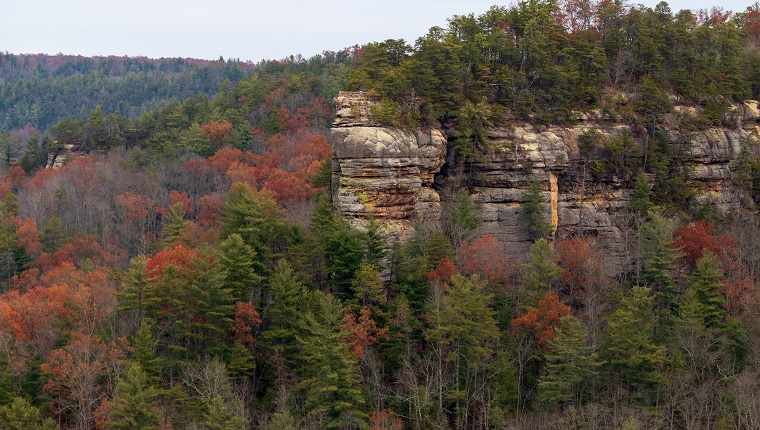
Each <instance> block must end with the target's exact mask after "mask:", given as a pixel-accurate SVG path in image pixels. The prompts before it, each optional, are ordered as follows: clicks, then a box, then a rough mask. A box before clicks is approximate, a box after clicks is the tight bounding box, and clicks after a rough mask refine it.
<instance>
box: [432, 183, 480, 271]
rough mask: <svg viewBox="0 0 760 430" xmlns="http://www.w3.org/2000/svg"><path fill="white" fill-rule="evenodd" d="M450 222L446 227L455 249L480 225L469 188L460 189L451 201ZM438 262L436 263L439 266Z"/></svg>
mask: <svg viewBox="0 0 760 430" xmlns="http://www.w3.org/2000/svg"><path fill="white" fill-rule="evenodd" d="M448 215H449V216H448V222H447V226H446V233H447V236H448V237H449V238H450V239H451V243H452V244H453V245H454V248H455V249H459V247H460V246H461V245H462V244H463V243H464V242H465V241H466V240H467V239H468V238H469V237H470V234H472V232H473V230H475V229H476V228H478V226H479V225H480V219H479V218H478V211H477V208H476V207H475V202H474V201H473V200H472V196H471V195H470V192H469V191H468V190H467V188H460V189H459V190H457V192H456V194H454V197H453V198H452V200H451V206H450V208H449V214H448ZM437 263H438V262H435V264H437Z"/></svg>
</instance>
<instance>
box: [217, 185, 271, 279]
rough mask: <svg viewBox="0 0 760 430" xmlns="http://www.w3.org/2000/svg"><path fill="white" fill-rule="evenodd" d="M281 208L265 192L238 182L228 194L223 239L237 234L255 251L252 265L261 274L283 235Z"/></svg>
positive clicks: (268, 266) (264, 272)
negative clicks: (259, 191) (256, 190)
mask: <svg viewBox="0 0 760 430" xmlns="http://www.w3.org/2000/svg"><path fill="white" fill-rule="evenodd" d="M282 220H283V216H282V211H281V210H280V209H279V208H278V206H277V203H276V202H275V201H274V200H273V199H272V198H271V197H269V196H268V195H266V194H264V193H258V192H255V191H253V190H252V189H251V188H250V187H248V186H247V185H245V184H242V183H238V184H236V185H235V186H233V188H232V189H231V190H230V192H229V193H228V194H227V202H226V204H225V207H224V210H223V211H222V222H221V228H220V231H219V234H220V237H221V239H222V240H225V239H228V238H229V237H230V236H231V235H233V234H238V235H240V237H241V238H242V239H243V242H244V243H245V244H246V245H248V246H250V247H251V248H252V249H253V251H254V252H255V257H256V258H255V260H253V269H254V271H255V272H256V273H257V274H259V275H260V276H264V277H266V276H268V275H269V273H270V272H271V264H272V259H273V258H276V256H275V255H272V251H271V250H272V249H273V247H274V244H275V243H279V242H280V241H281V240H282V238H283V235H284V230H285V224H284V223H283V221H282Z"/></svg>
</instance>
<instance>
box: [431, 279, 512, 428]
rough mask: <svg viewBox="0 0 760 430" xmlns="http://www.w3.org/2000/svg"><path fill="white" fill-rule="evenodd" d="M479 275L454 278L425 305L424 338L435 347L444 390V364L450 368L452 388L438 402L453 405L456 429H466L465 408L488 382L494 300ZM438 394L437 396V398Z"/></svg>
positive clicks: (494, 336)
mask: <svg viewBox="0 0 760 430" xmlns="http://www.w3.org/2000/svg"><path fill="white" fill-rule="evenodd" d="M486 285H487V283H486V282H485V281H483V280H481V279H480V277H479V276H478V275H471V276H462V275H459V274H455V275H454V276H452V278H451V283H450V284H448V285H446V287H445V289H444V291H443V294H442V297H441V296H440V294H438V295H437V294H436V293H435V292H434V293H433V296H432V297H431V298H430V303H429V305H428V307H429V309H428V315H429V316H428V318H429V320H430V328H429V329H428V330H427V333H426V338H427V339H428V340H429V341H430V342H431V343H432V344H433V345H434V348H435V349H436V351H437V352H436V354H435V355H436V357H437V358H438V360H439V363H438V367H439V369H438V370H437V372H439V377H438V379H439V381H438V383H439V384H440V386H441V387H442V386H443V375H442V373H441V372H444V371H445V366H444V362H445V363H447V364H448V365H449V366H451V368H452V373H453V375H452V378H453V381H454V383H453V386H452V387H451V389H450V390H449V391H448V392H447V393H446V394H445V398H444V399H440V400H439V401H446V402H449V401H452V402H453V403H454V404H455V408H456V409H455V412H456V422H457V423H458V424H457V425H459V426H461V427H463V428H466V427H467V420H468V415H469V412H470V411H468V408H467V406H468V405H470V404H471V403H472V401H473V400H474V399H475V396H476V395H477V394H478V393H480V392H481V391H482V390H483V389H484V387H485V386H486V385H487V382H488V375H487V374H486V373H485V372H486V370H487V364H486V363H487V358H488V357H490V356H491V355H492V354H493V350H492V349H491V346H492V343H493V342H494V341H495V340H496V339H497V335H498V327H497V325H496V320H495V319H494V313H493V310H492V309H491V308H490V304H491V301H492V300H493V296H492V295H490V294H488V293H486ZM440 395H441V394H439V396H440Z"/></svg>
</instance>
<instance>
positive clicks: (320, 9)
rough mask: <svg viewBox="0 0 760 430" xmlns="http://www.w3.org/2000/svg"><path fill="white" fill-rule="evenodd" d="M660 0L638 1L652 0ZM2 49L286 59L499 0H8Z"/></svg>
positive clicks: (399, 33)
mask: <svg viewBox="0 0 760 430" xmlns="http://www.w3.org/2000/svg"><path fill="white" fill-rule="evenodd" d="M658 1H659V0H646V1H639V2H636V1H634V2H633V3H641V4H644V5H646V6H650V7H654V5H655V4H656V3H657V2H658ZM2 3H5V4H2V5H1V6H0V11H1V12H0V14H1V16H2V17H3V19H2V24H1V25H0V51H2V52H9V53H12V54H50V55H54V54H57V53H62V54H67V55H84V56H96V55H117V56H124V55H126V56H131V57H133V56H146V57H150V58H161V57H184V58H201V59H209V60H211V59H218V58H219V57H220V56H221V57H224V58H225V59H229V58H236V59H240V60H242V61H253V62H258V61H260V60H265V59H266V60H272V59H273V60H279V59H282V58H285V57H288V56H290V55H297V54H301V55H302V56H303V57H305V58H309V57H311V56H313V55H316V54H320V53H322V52H323V51H326V50H329V51H338V50H341V49H343V48H346V47H350V46H353V45H357V44H358V45H362V44H364V43H368V42H379V41H383V40H386V39H404V40H406V41H407V42H409V43H410V44H413V43H414V41H415V40H416V39H417V38H418V37H420V36H422V35H424V34H425V33H426V32H427V30H428V29H429V28H430V27H433V26H436V25H437V26H441V27H444V26H446V20H447V19H448V18H451V17H452V16H454V15H464V14H468V13H475V14H476V15H479V14H481V13H483V12H485V11H486V10H488V9H489V8H490V7H491V5H494V4H499V5H509V4H511V0H510V1H507V2H501V3H495V2H494V1H493V0H490V1H488V0H486V1H483V0H458V1H451V0H374V1H367V0H358V1H334V0H333V1H328V0H280V1H278V0H269V1H261V0H203V1H201V0H129V1H123V0H122V1H114V0H110V1H109V0H66V1H62V0H3V1H2ZM752 3H754V0H745V1H743V2H742V1H739V0H723V1H721V2H718V1H717V0H691V1H689V0H673V1H670V2H668V4H669V5H670V8H671V10H673V12H674V13H675V12H677V11H679V10H681V9H699V8H710V7H711V6H714V5H716V4H718V5H720V6H721V7H723V8H724V9H726V10H733V11H735V12H740V11H743V10H744V9H745V8H746V7H747V6H748V5H749V4H752Z"/></svg>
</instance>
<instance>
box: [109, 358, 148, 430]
mask: <svg viewBox="0 0 760 430" xmlns="http://www.w3.org/2000/svg"><path fill="white" fill-rule="evenodd" d="M157 395H158V390H157V389H156V388H154V387H153V385H152V384H151V383H150V376H148V374H147V373H145V371H143V369H142V367H141V366H140V364H139V363H135V362H132V363H130V364H129V365H127V368H126V370H125V371H124V373H123V374H122V375H121V376H120V377H119V379H118V380H117V381H116V389H115V391H114V398H113V400H112V401H111V411H110V415H109V420H108V428H110V429H116V430H142V429H158V424H159V420H158V414H157V413H156V410H155V405H154V401H155V399H156V397H157Z"/></svg>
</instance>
